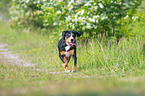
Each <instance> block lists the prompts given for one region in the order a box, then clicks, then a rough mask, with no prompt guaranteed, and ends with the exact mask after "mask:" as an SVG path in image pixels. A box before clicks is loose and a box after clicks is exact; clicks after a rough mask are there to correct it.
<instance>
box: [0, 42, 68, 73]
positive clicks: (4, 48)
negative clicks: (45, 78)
mask: <svg viewBox="0 0 145 96" xmlns="http://www.w3.org/2000/svg"><path fill="white" fill-rule="evenodd" d="M0 62H2V64H10V65H17V66H23V67H34V66H35V65H36V64H33V63H30V62H29V61H26V60H22V59H20V56H19V55H18V54H13V53H12V52H11V51H9V49H8V45H7V44H3V43H0ZM34 70H35V71H45V72H47V73H49V74H62V73H63V75H68V74H65V72H58V71H53V72H52V71H49V70H48V69H38V68H36V69H35V68H34Z"/></svg>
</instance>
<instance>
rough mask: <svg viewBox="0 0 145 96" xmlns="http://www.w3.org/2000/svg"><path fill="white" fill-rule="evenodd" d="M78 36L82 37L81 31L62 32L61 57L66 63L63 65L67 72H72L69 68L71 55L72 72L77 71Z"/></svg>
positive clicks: (59, 46) (59, 47)
mask: <svg viewBox="0 0 145 96" xmlns="http://www.w3.org/2000/svg"><path fill="white" fill-rule="evenodd" d="M76 36H77V37H80V36H81V33H79V32H76V31H68V30H66V31H63V32H62V38H61V39H60V41H59V42H58V50H59V57H60V59H61V61H62V62H63V63H64V64H62V67H63V68H64V69H65V72H70V70H69V69H68V63H69V61H70V58H71V56H72V58H73V67H72V72H75V71H76V64H77V57H76V46H77V44H76Z"/></svg>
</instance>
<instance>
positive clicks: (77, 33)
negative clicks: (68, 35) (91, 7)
mask: <svg viewBox="0 0 145 96" xmlns="http://www.w3.org/2000/svg"><path fill="white" fill-rule="evenodd" d="M73 32H75V33H76V35H77V36H78V37H80V36H81V35H82V34H81V33H79V32H77V31H73Z"/></svg>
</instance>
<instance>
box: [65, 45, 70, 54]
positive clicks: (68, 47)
mask: <svg viewBox="0 0 145 96" xmlns="http://www.w3.org/2000/svg"><path fill="white" fill-rule="evenodd" d="M70 47H71V46H69V45H68V46H66V47H65V50H66V52H65V56H66V57H69V56H70V53H69V52H67V51H68V50H69V49H70Z"/></svg>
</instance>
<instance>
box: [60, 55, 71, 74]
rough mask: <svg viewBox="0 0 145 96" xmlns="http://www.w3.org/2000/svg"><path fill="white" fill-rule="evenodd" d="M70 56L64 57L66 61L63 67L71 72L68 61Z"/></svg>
mask: <svg viewBox="0 0 145 96" xmlns="http://www.w3.org/2000/svg"><path fill="white" fill-rule="evenodd" d="M69 60H70V57H64V61H65V63H64V64H62V67H63V68H64V69H65V72H70V70H69V69H68V67H67V66H68V63H69Z"/></svg>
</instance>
